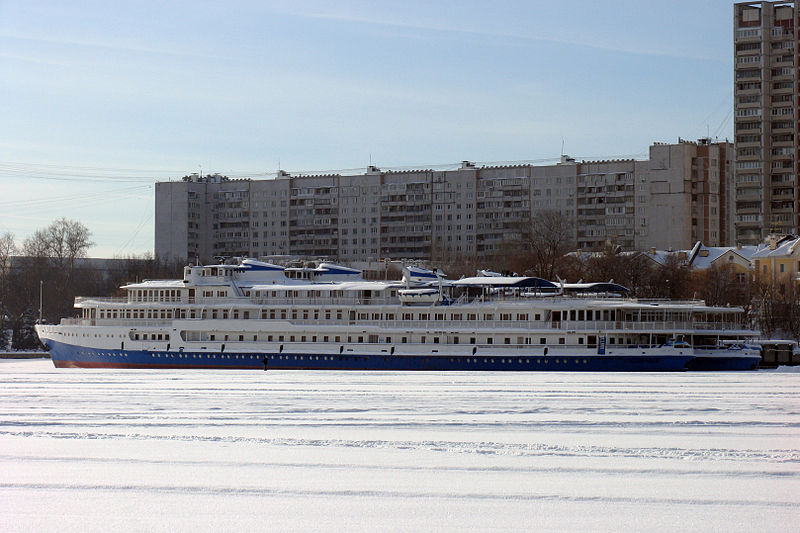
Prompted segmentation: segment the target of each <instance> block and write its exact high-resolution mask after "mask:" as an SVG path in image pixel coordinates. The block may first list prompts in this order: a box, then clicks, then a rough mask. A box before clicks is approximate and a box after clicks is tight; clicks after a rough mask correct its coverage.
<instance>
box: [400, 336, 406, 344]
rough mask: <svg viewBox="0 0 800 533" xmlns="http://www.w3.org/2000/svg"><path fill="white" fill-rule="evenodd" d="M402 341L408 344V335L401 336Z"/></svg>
mask: <svg viewBox="0 0 800 533" xmlns="http://www.w3.org/2000/svg"><path fill="white" fill-rule="evenodd" d="M400 342H401V343H402V344H406V343H407V342H408V337H400Z"/></svg>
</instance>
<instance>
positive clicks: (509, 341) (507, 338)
mask: <svg viewBox="0 0 800 533" xmlns="http://www.w3.org/2000/svg"><path fill="white" fill-rule="evenodd" d="M503 343H504V344H511V338H509V337H506V338H504V339H503Z"/></svg>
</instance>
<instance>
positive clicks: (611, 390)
mask: <svg viewBox="0 0 800 533" xmlns="http://www.w3.org/2000/svg"><path fill="white" fill-rule="evenodd" d="M799 393H800V373H792V372H764V371H761V372H738V373H665V374H599V373H598V374H584V373H424V372H423V373H392V372H374V373H360V372H303V371H284V372H280V371H269V372H263V371H204V370H182V371H155V370H154V371H149V370H71V369H55V368H53V367H52V364H51V363H50V361H47V360H33V361H0V530H2V531H110V530H125V531H131V530H135V531H220V530H225V531H232V530H235V531H286V530H293V531H449V530H472V531H543V530H544V531H622V530H626V531H797V530H798V528H800V526H799V524H800V394H799Z"/></svg>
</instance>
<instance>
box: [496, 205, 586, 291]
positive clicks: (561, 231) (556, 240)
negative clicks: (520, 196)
mask: <svg viewBox="0 0 800 533" xmlns="http://www.w3.org/2000/svg"><path fill="white" fill-rule="evenodd" d="M574 227H575V225H574V222H573V220H572V219H571V218H570V217H569V216H567V215H565V214H564V213H562V212H561V211H557V210H544V211H538V212H537V213H536V214H534V215H533V216H532V217H530V218H529V219H527V220H524V221H522V222H519V223H517V224H516V227H515V230H516V231H515V233H516V235H515V236H514V237H513V238H512V239H511V241H510V242H509V244H510V245H511V249H515V251H516V254H514V255H517V256H518V257H519V258H520V259H521V260H522V261H523V262H524V264H525V267H526V268H524V269H523V268H519V269H518V270H519V271H520V273H522V271H525V272H526V273H528V274H531V275H534V276H539V277H542V278H545V279H554V278H555V275H556V274H557V272H556V270H557V265H558V264H559V263H560V262H561V261H562V260H563V257H564V254H566V253H567V252H568V251H569V250H571V249H573V248H574V246H575V237H574Z"/></svg>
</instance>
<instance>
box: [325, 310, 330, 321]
mask: <svg viewBox="0 0 800 533" xmlns="http://www.w3.org/2000/svg"><path fill="white" fill-rule="evenodd" d="M330 319H331V312H330V311H325V320H330Z"/></svg>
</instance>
